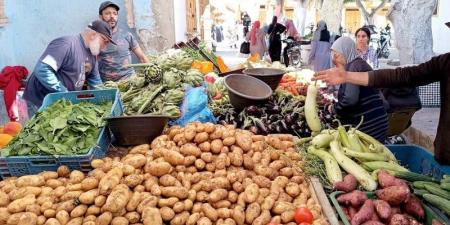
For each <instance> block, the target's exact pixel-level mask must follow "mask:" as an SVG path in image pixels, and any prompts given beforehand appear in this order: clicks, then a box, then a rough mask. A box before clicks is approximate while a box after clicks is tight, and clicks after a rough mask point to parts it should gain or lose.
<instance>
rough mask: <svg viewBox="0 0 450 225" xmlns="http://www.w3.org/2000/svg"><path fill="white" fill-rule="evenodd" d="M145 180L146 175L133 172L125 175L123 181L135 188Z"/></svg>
mask: <svg viewBox="0 0 450 225" xmlns="http://www.w3.org/2000/svg"><path fill="white" fill-rule="evenodd" d="M143 180H144V176H143V175H140V174H131V175H128V176H126V177H125V179H124V180H123V183H124V184H126V185H127V186H128V187H130V188H134V187H136V186H138V185H139V184H141V183H142V181H143Z"/></svg>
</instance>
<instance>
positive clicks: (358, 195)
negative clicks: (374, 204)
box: [337, 190, 367, 207]
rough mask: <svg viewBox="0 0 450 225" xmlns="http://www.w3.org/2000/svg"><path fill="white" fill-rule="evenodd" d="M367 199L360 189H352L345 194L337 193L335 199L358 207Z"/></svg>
mask: <svg viewBox="0 0 450 225" xmlns="http://www.w3.org/2000/svg"><path fill="white" fill-rule="evenodd" d="M366 200H367V196H366V194H365V193H364V192H362V191H358V190H356V191H352V192H350V193H347V194H343V195H339V197H338V198H337V201H338V202H339V203H340V204H343V205H351V206H353V207H359V206H360V205H362V204H363V203H364V202H365V201H366Z"/></svg>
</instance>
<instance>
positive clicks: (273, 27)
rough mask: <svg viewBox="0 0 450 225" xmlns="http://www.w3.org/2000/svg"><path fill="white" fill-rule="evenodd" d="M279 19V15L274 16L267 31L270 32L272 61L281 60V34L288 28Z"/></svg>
mask: <svg viewBox="0 0 450 225" xmlns="http://www.w3.org/2000/svg"><path fill="white" fill-rule="evenodd" d="M277 21H278V17H276V16H274V17H273V19H272V23H271V24H270V26H269V30H268V31H267V32H268V34H269V55H270V59H271V60H272V62H275V61H280V57H281V34H282V33H283V32H284V31H285V30H286V27H285V26H284V25H283V24H280V23H278V22H277Z"/></svg>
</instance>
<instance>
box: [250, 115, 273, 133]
mask: <svg viewBox="0 0 450 225" xmlns="http://www.w3.org/2000/svg"><path fill="white" fill-rule="evenodd" d="M253 121H254V122H255V124H256V127H257V128H258V130H259V131H260V133H261V134H268V133H269V131H268V129H267V127H266V125H264V123H263V122H262V121H261V120H259V119H254V120H253Z"/></svg>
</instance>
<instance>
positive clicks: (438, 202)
mask: <svg viewBox="0 0 450 225" xmlns="http://www.w3.org/2000/svg"><path fill="white" fill-rule="evenodd" d="M422 197H423V198H424V199H425V201H427V202H429V203H431V204H432V205H434V206H436V207H438V208H439V209H441V210H442V211H444V212H445V213H446V214H447V215H449V216H450V201H449V200H447V199H445V198H441V197H439V196H437V195H433V194H424V195H422Z"/></svg>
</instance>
